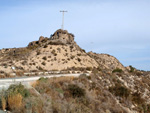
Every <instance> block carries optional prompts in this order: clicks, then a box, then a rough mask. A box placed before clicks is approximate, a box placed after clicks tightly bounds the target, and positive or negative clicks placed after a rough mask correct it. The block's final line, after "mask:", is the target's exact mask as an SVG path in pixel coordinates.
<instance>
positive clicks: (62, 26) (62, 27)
mask: <svg viewBox="0 0 150 113" xmlns="http://www.w3.org/2000/svg"><path fill="white" fill-rule="evenodd" d="M60 12H61V13H63V16H62V25H61V29H62V30H63V29H64V14H65V12H67V11H64V10H62V11H60Z"/></svg>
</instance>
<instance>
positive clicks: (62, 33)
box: [50, 29, 74, 44]
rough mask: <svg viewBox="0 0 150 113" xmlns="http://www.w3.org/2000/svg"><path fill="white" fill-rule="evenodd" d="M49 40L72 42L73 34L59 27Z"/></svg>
mask: <svg viewBox="0 0 150 113" xmlns="http://www.w3.org/2000/svg"><path fill="white" fill-rule="evenodd" d="M50 40H52V41H61V42H62V43H64V44H72V43H74V35H73V34H71V33H68V31H67V30H62V29H59V30H57V31H56V32H55V33H54V34H53V35H52V37H51V38H50Z"/></svg>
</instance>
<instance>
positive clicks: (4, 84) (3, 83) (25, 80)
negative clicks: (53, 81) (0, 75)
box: [0, 74, 81, 90]
mask: <svg viewBox="0 0 150 113" xmlns="http://www.w3.org/2000/svg"><path fill="white" fill-rule="evenodd" d="M79 75H81V74H57V75H47V76H36V77H20V78H6V79H0V90H1V89H3V88H4V89H7V88H8V87H9V86H10V85H11V84H16V83H20V82H21V83H22V84H24V85H26V86H28V87H30V82H33V81H36V80H38V79H39V78H40V77H47V78H51V77H61V76H74V77H78V76H79Z"/></svg>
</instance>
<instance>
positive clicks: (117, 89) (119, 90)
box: [109, 84, 130, 98]
mask: <svg viewBox="0 0 150 113" xmlns="http://www.w3.org/2000/svg"><path fill="white" fill-rule="evenodd" d="M109 91H110V92H112V93H113V94H114V95H116V96H119V97H125V98H128V97H129V95H130V90H129V89H127V88H126V87H125V86H122V85H120V84H116V85H115V86H114V87H110V88H109Z"/></svg>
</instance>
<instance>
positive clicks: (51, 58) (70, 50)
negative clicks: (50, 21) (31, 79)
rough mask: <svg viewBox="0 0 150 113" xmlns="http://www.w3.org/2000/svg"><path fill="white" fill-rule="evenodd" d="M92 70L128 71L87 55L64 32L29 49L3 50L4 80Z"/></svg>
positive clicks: (0, 60)
mask: <svg viewBox="0 0 150 113" xmlns="http://www.w3.org/2000/svg"><path fill="white" fill-rule="evenodd" d="M93 68H99V69H108V70H110V71H112V70H114V69H116V68H120V69H122V70H123V71H125V70H126V69H125V68H124V66H123V65H122V64H121V63H120V62H119V61H118V60H117V59H116V58H115V57H113V56H110V55H106V54H103V55H102V54H95V53H92V52H90V53H86V52H85V50H83V49H81V48H80V47H79V46H78V45H77V44H76V42H75V41H74V35H73V34H72V33H68V31H66V30H61V29H59V30H57V31H56V32H55V33H54V34H53V35H51V37H50V38H47V37H43V36H40V38H39V40H38V41H33V42H30V43H29V44H28V46H27V47H24V48H9V49H2V50H0V69H1V70H0V72H1V74H0V75H3V76H11V75H15V73H17V74H18V75H21V74H23V73H25V72H26V73H27V72H38V71H47V72H48V71H52V70H57V71H62V70H79V71H84V70H88V71H90V70H92V69H93Z"/></svg>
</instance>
